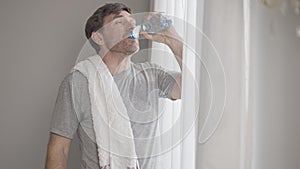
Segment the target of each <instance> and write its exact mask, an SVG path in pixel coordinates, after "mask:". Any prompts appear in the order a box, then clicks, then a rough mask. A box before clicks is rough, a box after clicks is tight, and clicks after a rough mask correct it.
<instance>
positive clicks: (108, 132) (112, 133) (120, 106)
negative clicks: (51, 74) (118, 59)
mask: <svg viewBox="0 0 300 169" xmlns="http://www.w3.org/2000/svg"><path fill="white" fill-rule="evenodd" d="M75 70H78V71H80V72H81V73H82V74H83V75H84V76H86V78H87V80H88V87H89V96H90V101H91V113H92V120H93V127H94V131H95V137H96V143H97V150H98V157H99V163H100V164H99V165H100V166H101V167H100V168H103V169H108V168H111V169H136V168H139V164H138V160H137V156H136V152H135V145H134V137H133V133H132V128H131V125H130V120H129V117H128V114H127V110H126V107H125V105H124V103H123V100H122V97H121V95H120V92H119V90H118V87H117V85H116V84H115V82H114V79H113V77H112V75H111V73H110V72H109V70H108V68H107V66H106V65H105V63H104V62H103V61H102V58H101V57H100V56H99V55H95V56H90V57H88V58H87V59H85V60H83V61H81V62H79V63H77V64H76V65H75V66H74V67H73V69H72V71H75Z"/></svg>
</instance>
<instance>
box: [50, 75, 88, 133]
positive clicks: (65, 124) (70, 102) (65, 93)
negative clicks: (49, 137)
mask: <svg viewBox="0 0 300 169" xmlns="http://www.w3.org/2000/svg"><path fill="white" fill-rule="evenodd" d="M80 74H81V73H80V72H75V73H74V72H73V73H70V74H68V75H67V76H66V77H65V78H64V80H63V81H62V83H61V84H60V87H59V91H58V95H57V98H56V102H55V107H54V111H53V114H52V120H51V124H50V132H52V133H55V134H58V135H61V136H64V137H67V138H70V139H72V138H73V137H74V134H75V133H76V131H77V128H78V125H79V121H80V119H79V118H80V115H79V113H78V112H80V111H81V110H79V108H78V106H76V105H75V106H74V103H75V104H76V103H78V102H79V101H78V99H79V98H80V97H79V96H80V93H78V86H79V85H78V84H80V83H79V82H78V76H80ZM81 76H82V77H81V78H85V77H83V75H81ZM74 79H75V80H74Z"/></svg>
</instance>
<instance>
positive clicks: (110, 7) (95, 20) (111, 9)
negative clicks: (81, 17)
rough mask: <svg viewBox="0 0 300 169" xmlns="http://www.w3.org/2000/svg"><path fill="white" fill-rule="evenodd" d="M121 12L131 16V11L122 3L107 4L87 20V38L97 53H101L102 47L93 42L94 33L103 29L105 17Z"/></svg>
mask: <svg viewBox="0 0 300 169" xmlns="http://www.w3.org/2000/svg"><path fill="white" fill-rule="evenodd" d="M121 11H126V12H128V13H130V14H131V9H130V8H129V7H127V6H126V5H124V4H122V3H106V4H105V5H103V6H101V7H100V8H98V9H97V10H96V11H95V12H94V13H93V15H92V16H91V17H90V18H89V19H88V20H87V22H86V25H85V36H86V38H87V39H88V40H89V42H90V44H91V45H92V47H93V48H94V49H95V50H96V52H97V53H98V52H99V51H100V47H99V45H98V44H97V43H95V42H94V41H93V40H92V38H91V36H92V33H93V32H96V31H98V30H99V29H100V28H102V27H103V19H104V17H106V16H108V15H110V14H119V13H120V12H121Z"/></svg>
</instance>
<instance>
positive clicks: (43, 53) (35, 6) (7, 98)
mask: <svg viewBox="0 0 300 169" xmlns="http://www.w3.org/2000/svg"><path fill="white" fill-rule="evenodd" d="M105 2H109V1H104V0H100V1H96V0H85V1H82V0H59V1H58V0H54V1H41V0H2V1H1V2H0V21H1V23H0V25H1V29H0V37H1V39H0V79H1V85H0V112H1V115H0V116H1V117H0V168H9V169H18V168H24V169H37V168H43V167H44V162H45V156H46V146H47V142H48V136H49V133H48V129H49V123H50V119H51V114H52V111H53V108H54V103H55V99H56V96H57V92H58V87H59V84H60V82H61V81H62V80H63V77H64V76H65V75H66V74H67V73H68V72H69V70H70V69H71V67H72V65H73V64H74V63H75V61H76V58H77V56H78V53H79V51H80V49H81V47H82V45H83V44H84V43H85V41H86V39H85V36H84V24H85V22H86V19H87V18H88V17H89V16H90V15H91V14H92V13H93V12H94V11H95V10H96V9H97V7H98V6H100V5H102V4H104V3H105ZM121 2H122V1H121ZM123 2H124V3H126V4H128V6H130V7H131V8H132V9H133V11H134V12H146V11H149V0H146V1H141V0H128V1H125V0H124V1H123ZM143 45H144V46H145V45H146V44H143ZM145 59H146V58H142V57H137V58H136V59H135V60H136V61H143V60H145ZM75 141H76V140H75ZM77 147H78V146H77V145H72V150H71V161H70V167H69V168H72V169H78V168H79V161H78V160H79V153H78V148H77Z"/></svg>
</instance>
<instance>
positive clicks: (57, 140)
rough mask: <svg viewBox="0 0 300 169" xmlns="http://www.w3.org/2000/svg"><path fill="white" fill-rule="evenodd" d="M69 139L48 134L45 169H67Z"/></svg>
mask: <svg viewBox="0 0 300 169" xmlns="http://www.w3.org/2000/svg"><path fill="white" fill-rule="evenodd" d="M71 141H72V140H71V139H68V138H65V137H62V136H59V135H57V134H53V133H51V134H50V140H49V143H48V150H47V159H46V166H45V168H46V169H67V163H68V155H69V149H70V145H71Z"/></svg>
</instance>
